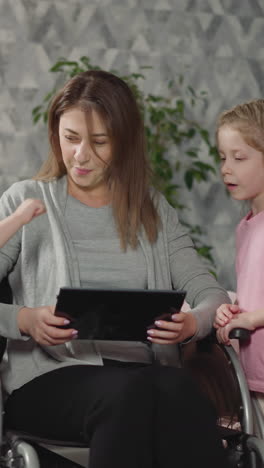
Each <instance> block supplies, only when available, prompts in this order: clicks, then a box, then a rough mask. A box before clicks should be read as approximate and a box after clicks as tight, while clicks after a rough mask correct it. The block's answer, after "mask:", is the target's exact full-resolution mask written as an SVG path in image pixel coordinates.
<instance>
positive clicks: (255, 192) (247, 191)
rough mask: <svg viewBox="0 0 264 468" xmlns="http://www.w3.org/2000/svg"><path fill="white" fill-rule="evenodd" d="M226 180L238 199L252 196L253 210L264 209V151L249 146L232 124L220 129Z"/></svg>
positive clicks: (221, 154) (249, 199) (220, 143)
mask: <svg viewBox="0 0 264 468" xmlns="http://www.w3.org/2000/svg"><path fill="white" fill-rule="evenodd" d="M218 151H219V155H220V159H221V174H222V177H223V181H224V183H225V185H226V187H227V189H228V190H229V191H230V194H231V196H232V197H233V198H234V199H235V200H248V201H249V202H250V203H251V208H252V211H253V214H257V213H259V212H260V211H263V210H264V155H263V153H262V152H261V151H258V150H256V149H255V148H253V147H252V146H249V145H248V144H247V143H246V142H245V140H244V139H243V137H242V134H241V133H240V132H239V131H238V130H235V129H234V128H233V127H232V126H229V125H223V126H222V127H220V129H219V131H218Z"/></svg>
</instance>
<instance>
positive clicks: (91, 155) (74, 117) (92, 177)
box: [59, 107, 112, 195]
mask: <svg viewBox="0 0 264 468" xmlns="http://www.w3.org/2000/svg"><path fill="white" fill-rule="evenodd" d="M89 119H90V121H89V129H88V125H87V115H86V114H85V113H84V112H83V111H82V110H81V109H80V108H78V107H74V108H71V109H69V110H67V111H65V112H64V113H63V114H62V116H61V118H60V123H59V141H60V147H61V153H62V159H63V162H64V164H65V166H66V169H67V174H68V179H69V185H70V187H72V188H73V189H74V188H77V189H81V190H83V191H87V192H90V193H91V192H95V193H98V195H100V192H101V191H105V188H106V186H105V185H106V184H105V181H104V171H105V168H106V167H107V164H108V162H109V161H110V160H111V156H112V152H111V142H110V138H109V136H108V134H107V131H106V128H105V125H104V124H103V122H102V120H101V119H100V117H99V115H98V113H97V112H96V111H95V110H92V111H91V114H90V117H89ZM93 148H95V151H96V153H95V151H94V149H93Z"/></svg>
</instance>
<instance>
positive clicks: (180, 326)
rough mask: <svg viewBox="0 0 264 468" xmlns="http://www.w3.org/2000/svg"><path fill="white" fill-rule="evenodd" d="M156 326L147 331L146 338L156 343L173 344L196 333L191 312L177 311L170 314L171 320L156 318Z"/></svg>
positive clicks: (195, 324) (194, 320)
mask: <svg viewBox="0 0 264 468" xmlns="http://www.w3.org/2000/svg"><path fill="white" fill-rule="evenodd" d="M155 325H156V327H157V328H151V329H149V330H148V331H147V333H148V340H149V341H151V343H156V344H173V343H180V342H181V341H184V340H186V339H187V338H190V337H191V336H193V335H194V334H195V333H196V330H197V323H196V319H195V317H194V315H193V314H192V313H191V312H188V313H186V312H179V313H177V314H173V315H172V316H171V321H165V320H157V321H156V322H155Z"/></svg>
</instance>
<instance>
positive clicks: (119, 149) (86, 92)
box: [35, 70, 159, 249]
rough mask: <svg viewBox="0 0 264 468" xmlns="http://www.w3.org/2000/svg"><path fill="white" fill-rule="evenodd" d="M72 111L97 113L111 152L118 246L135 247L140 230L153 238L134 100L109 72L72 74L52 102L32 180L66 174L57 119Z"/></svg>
mask: <svg viewBox="0 0 264 468" xmlns="http://www.w3.org/2000/svg"><path fill="white" fill-rule="evenodd" d="M73 107H79V108H81V109H82V110H83V111H84V112H85V113H86V115H87V121H88V122H89V115H90V113H91V110H93V109H94V110H95V111H96V112H97V113H98V115H99V117H100V118H101V119H102V122H103V123H104V125H105V127H106V129H107V132H108V135H109V138H110V141H111V148H112V159H111V161H110V163H109V165H108V166H107V168H106V180H107V182H108V183H109V186H111V193H112V209H113V216H114V219H115V223H116V227H117V231H118V234H119V237H120V243H121V247H122V248H123V249H126V247H127V246H128V244H129V245H131V246H132V247H133V248H135V247H136V246H137V242H138V239H137V235H138V233H139V232H140V230H141V228H142V227H143V228H144V230H145V233H146V235H147V238H148V240H149V241H150V242H151V243H153V242H155V240H156V238H157V233H158V228H159V217H158V213H157V210H156V208H155V206H154V203H153V200H152V197H151V194H150V191H149V188H150V174H151V171H150V166H149V159H148V157H147V154H146V144H145V131H144V124H143V121H142V117H141V114H140V110H139V107H138V105H137V102H136V99H135V97H134V95H133V93H132V91H131V90H130V88H129V86H128V85H127V84H126V83H125V82H124V81H123V80H121V79H120V78H118V77H117V76H115V75H113V74H112V73H109V72H105V71H102V70H90V71H86V72H83V73H80V74H79V75H76V76H74V77H73V78H72V79H71V80H69V81H68V82H67V83H66V84H65V86H64V87H63V88H62V89H61V90H60V91H59V92H58V93H57V94H56V95H55V97H54V98H53V100H52V102H51V105H50V108H49V116H48V132H49V141H50V147H51V151H50V154H49V157H48V159H47V160H46V161H45V162H44V164H43V165H42V167H41V169H40V171H39V172H38V174H37V175H36V177H35V179H37V180H44V181H49V180H52V179H54V178H59V177H62V176H63V175H64V174H66V172H67V171H66V167H65V165H64V162H63V159H62V154H61V148H60V142H59V121H60V117H61V115H62V114H63V113H64V112H65V111H66V110H68V109H70V108H73Z"/></svg>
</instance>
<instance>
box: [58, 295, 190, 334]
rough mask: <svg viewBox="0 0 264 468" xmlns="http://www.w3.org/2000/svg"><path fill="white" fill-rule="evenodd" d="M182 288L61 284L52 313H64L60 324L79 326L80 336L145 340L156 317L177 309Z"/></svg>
mask: <svg viewBox="0 0 264 468" xmlns="http://www.w3.org/2000/svg"><path fill="white" fill-rule="evenodd" d="M185 294H186V293H185V292H184V291H174V290H171V291H170V290H152V289H137V290H136V289H82V288H61V289H60V292H59V295H58V297H57V304H56V309H55V315H59V316H63V317H66V318H68V319H69V320H70V324H69V325H66V326H64V327H63V328H74V329H76V330H78V338H79V339H89V340H118V341H146V339H147V329H148V328H155V325H154V322H155V320H157V319H163V320H170V317H171V314H173V313H175V312H179V311H180V309H181V307H182V304H183V301H184V298H185Z"/></svg>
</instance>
